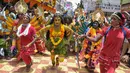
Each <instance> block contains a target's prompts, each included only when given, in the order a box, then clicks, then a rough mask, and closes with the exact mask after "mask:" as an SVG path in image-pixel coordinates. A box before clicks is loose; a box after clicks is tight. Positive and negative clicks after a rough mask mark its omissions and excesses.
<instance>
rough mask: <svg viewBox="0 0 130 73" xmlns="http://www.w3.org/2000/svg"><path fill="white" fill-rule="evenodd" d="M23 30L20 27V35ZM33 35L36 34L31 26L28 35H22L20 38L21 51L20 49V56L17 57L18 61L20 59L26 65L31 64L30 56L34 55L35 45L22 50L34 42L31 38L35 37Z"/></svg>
mask: <svg viewBox="0 0 130 73" xmlns="http://www.w3.org/2000/svg"><path fill="white" fill-rule="evenodd" d="M24 30H25V28H23V27H22V29H21V31H20V33H22V32H23V31H24ZM35 33H36V31H35V29H34V28H33V27H32V26H31V27H29V31H28V34H27V35H26V36H23V35H22V36H21V37H20V45H21V49H20V54H19V56H18V60H20V59H21V58H22V59H23V61H24V62H25V63H26V64H27V65H28V64H30V63H31V57H30V55H31V54H35V49H36V46H35V44H33V45H31V46H30V47H28V48H24V47H25V46H26V45H28V44H29V43H30V42H32V41H33V40H34V37H33V36H34V35H35Z"/></svg>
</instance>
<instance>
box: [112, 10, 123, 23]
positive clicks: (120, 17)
mask: <svg viewBox="0 0 130 73" xmlns="http://www.w3.org/2000/svg"><path fill="white" fill-rule="evenodd" d="M111 16H115V17H117V18H118V19H119V20H121V21H120V25H124V22H125V17H124V16H123V15H122V13H121V12H114V13H113V14H112V15H111Z"/></svg>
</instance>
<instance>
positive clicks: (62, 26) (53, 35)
mask: <svg viewBox="0 0 130 73" xmlns="http://www.w3.org/2000/svg"><path fill="white" fill-rule="evenodd" d="M64 31H65V30H64V25H63V24H61V27H60V31H59V32H56V31H55V30H54V24H53V25H52V27H51V28H50V39H51V42H52V44H53V45H54V46H57V45H58V44H60V42H61V41H62V39H63V37H64ZM57 36H60V39H59V40H58V41H57V42H55V41H54V37H57Z"/></svg>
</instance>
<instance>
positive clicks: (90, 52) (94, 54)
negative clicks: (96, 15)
mask: <svg viewBox="0 0 130 73" xmlns="http://www.w3.org/2000/svg"><path fill="white" fill-rule="evenodd" d="M100 32H101V27H100V24H99V22H98V21H94V22H93V24H92V27H90V29H89V30H88V32H87V33H86V35H88V36H89V37H95V36H96V35H97V34H98V33H100ZM85 40H86V41H87V42H88V43H86V45H87V47H86V48H85V50H86V51H85V56H84V57H85V62H86V66H85V68H87V69H88V70H89V71H91V72H94V69H95V66H96V64H97V58H98V56H99V52H100V48H101V40H99V41H98V42H91V41H88V40H87V39H85Z"/></svg>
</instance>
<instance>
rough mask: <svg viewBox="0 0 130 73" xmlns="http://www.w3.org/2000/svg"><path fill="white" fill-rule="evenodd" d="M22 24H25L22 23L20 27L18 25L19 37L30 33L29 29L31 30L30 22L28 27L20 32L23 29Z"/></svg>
mask: <svg viewBox="0 0 130 73" xmlns="http://www.w3.org/2000/svg"><path fill="white" fill-rule="evenodd" d="M22 26H23V24H21V25H20V26H19V27H18V31H17V36H18V37H20V36H22V35H23V36H26V35H28V31H29V28H30V26H31V25H30V24H28V26H27V27H26V29H25V30H24V31H23V32H22V33H20V31H21V29H22Z"/></svg>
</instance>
